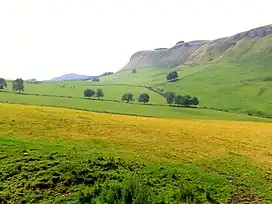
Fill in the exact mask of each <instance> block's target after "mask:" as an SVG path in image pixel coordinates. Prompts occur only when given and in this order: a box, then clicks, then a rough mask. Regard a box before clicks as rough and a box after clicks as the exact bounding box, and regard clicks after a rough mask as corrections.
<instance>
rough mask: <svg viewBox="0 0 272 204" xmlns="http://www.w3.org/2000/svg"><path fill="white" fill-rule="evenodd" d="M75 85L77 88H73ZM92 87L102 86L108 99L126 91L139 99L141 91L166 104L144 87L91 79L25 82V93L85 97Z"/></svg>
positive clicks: (119, 98) (153, 100)
mask: <svg viewBox="0 0 272 204" xmlns="http://www.w3.org/2000/svg"><path fill="white" fill-rule="evenodd" d="M60 84H61V85H65V88H61V87H60V86H59V85H60ZM73 86H75V88H72V87H73ZM11 88H12V85H11V82H9V83H8V89H6V90H7V91H10V92H11V91H12V89H11ZM87 88H90V89H94V90H96V89H97V88H102V89H103V92H104V94H105V97H104V98H105V99H107V100H118V101H120V100H121V97H122V95H123V94H124V93H126V92H131V93H132V94H133V95H134V99H135V100H136V102H137V100H138V97H139V95H140V94H141V93H147V94H149V96H150V99H151V100H150V103H156V104H165V103H166V101H165V99H164V97H162V96H161V95H159V94H157V93H155V92H153V91H150V90H149V89H146V88H144V87H135V86H126V85H110V86H107V85H106V86H105V85H104V86H99V83H93V82H90V81H64V82H59V83H57V82H50V83H49V82H43V83H40V84H31V83H25V93H30V94H45V95H55V96H71V97H84V94H83V92H84V90H85V89H87Z"/></svg>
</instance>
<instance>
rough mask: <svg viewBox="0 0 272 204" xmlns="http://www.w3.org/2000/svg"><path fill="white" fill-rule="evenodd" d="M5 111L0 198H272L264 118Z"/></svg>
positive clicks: (40, 109)
mask: <svg viewBox="0 0 272 204" xmlns="http://www.w3.org/2000/svg"><path fill="white" fill-rule="evenodd" d="M0 111H1V114H2V115H3V116H4V117H1V118H0V124H1V129H0V144H1V145H0V157H1V160H0V164H1V165H0V180H1V188H0V201H1V202H2V203H5V201H10V202H14V203H21V202H28V203H38V202H45V203H48V202H49V203H52V202H55V203H61V202H66V203H67V202H73V203H87V202H90V201H91V200H92V201H93V202H94V203H108V202H110V203H112V201H113V200H114V201H116V203H124V202H122V201H124V199H126V200H127V199H130V198H131V197H132V200H133V201H134V203H137V201H138V203H155V202H160V203H167V202H170V203H179V202H183V203H184V202H186V201H187V202H189V203H190V202H197V201H200V202H205V201H207V200H206V198H205V191H206V192H210V193H211V196H212V197H213V198H214V199H216V200H218V201H220V202H222V203H226V202H227V201H228V202H234V203H235V202H236V203H239V202H240V203H243V202H246V201H249V202H259V201H261V200H263V201H266V202H271V201H272V197H271V194H270V193H269V189H272V186H271V183H269V179H271V178H270V177H269V174H268V172H269V169H270V168H271V165H272V164H271V155H272V152H271V148H270V147H271V145H272V140H271V137H270V136H271V134H272V132H271V131H272V130H271V128H270V124H267V123H254V122H228V121H225V122H223V121H222V122H219V121H199V120H194V121H187V120H167V119H151V118H141V117H131V116H116V115H105V114H98V113H88V112H82V111H74V110H67V109H59V108H58V109H57V108H45V107H36V106H23V105H8V104H1V105H0ZM256 129H258V131H257V132H256ZM218 147H220V148H218ZM110 157H111V158H110ZM119 158H120V159H119ZM143 161H144V164H143ZM256 163H258V166H259V167H258V168H257V167H256ZM128 195H132V196H128Z"/></svg>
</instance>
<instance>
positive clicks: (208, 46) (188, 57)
mask: <svg viewBox="0 0 272 204" xmlns="http://www.w3.org/2000/svg"><path fill="white" fill-rule="evenodd" d="M271 34H272V24H271V25H267V26H264V27H259V28H255V29H252V30H249V31H246V32H242V33H239V34H236V35H234V36H230V37H224V38H220V39H216V40H212V41H207V40H196V41H191V42H184V41H180V42H178V43H176V45H175V46H173V47H171V48H169V49H168V48H159V49H155V50H145V51H139V52H136V53H135V54H133V55H132V56H131V58H130V61H129V63H128V64H127V65H126V66H125V67H124V68H123V69H124V70H125V69H132V68H146V67H175V66H178V65H181V64H186V65H196V64H206V63H215V62H217V61H219V60H221V59H224V60H229V59H230V60H231V61H233V60H239V61H241V60H242V61H246V60H252V59H251V57H252V55H253V56H254V57H256V56H262V57H264V58H268V57H271V56H272V42H271V38H270V37H269V35H271ZM256 41H258V42H256ZM259 41H262V42H261V43H259ZM236 57H238V58H237V59H236ZM270 65H271V63H270Z"/></svg>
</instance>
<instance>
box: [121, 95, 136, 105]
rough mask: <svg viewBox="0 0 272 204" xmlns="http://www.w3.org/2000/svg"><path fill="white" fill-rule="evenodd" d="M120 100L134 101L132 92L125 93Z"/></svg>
mask: <svg viewBox="0 0 272 204" xmlns="http://www.w3.org/2000/svg"><path fill="white" fill-rule="evenodd" d="M121 100H122V101H126V102H127V103H129V102H130V101H134V99H133V94H132V93H125V94H124V95H123V96H122V98H121Z"/></svg>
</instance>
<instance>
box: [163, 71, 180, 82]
mask: <svg viewBox="0 0 272 204" xmlns="http://www.w3.org/2000/svg"><path fill="white" fill-rule="evenodd" d="M178 77H179V75H178V73H177V72H176V71H174V72H170V73H168V74H167V76H166V79H167V81H175V80H177V78H178Z"/></svg>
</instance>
